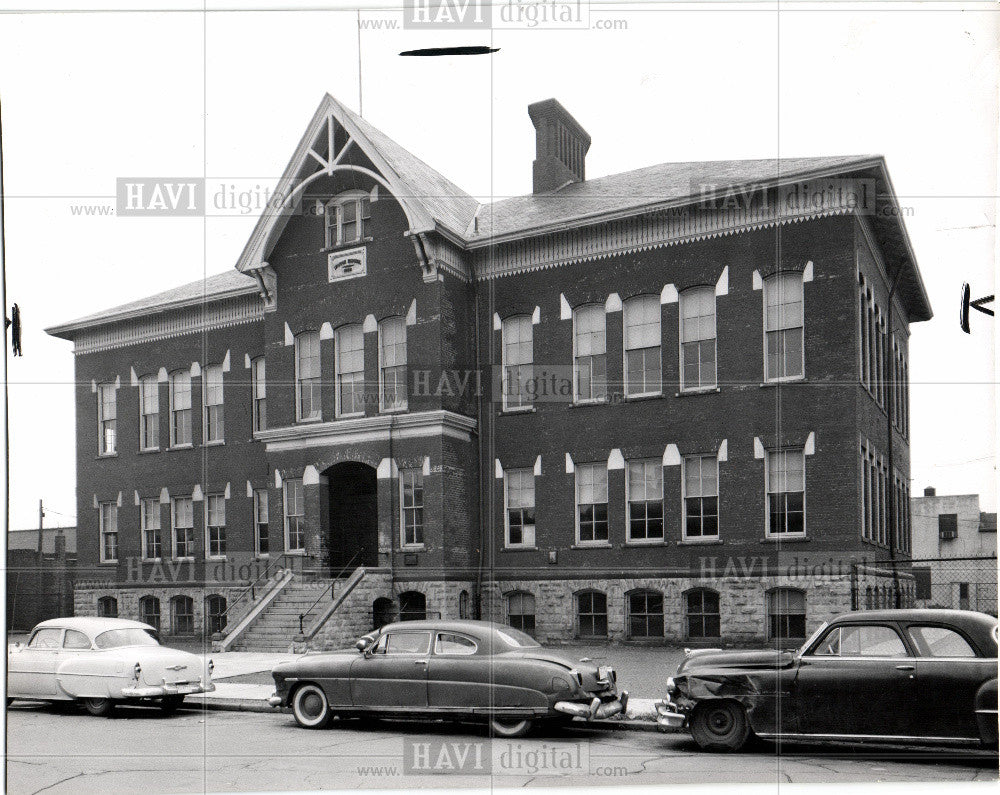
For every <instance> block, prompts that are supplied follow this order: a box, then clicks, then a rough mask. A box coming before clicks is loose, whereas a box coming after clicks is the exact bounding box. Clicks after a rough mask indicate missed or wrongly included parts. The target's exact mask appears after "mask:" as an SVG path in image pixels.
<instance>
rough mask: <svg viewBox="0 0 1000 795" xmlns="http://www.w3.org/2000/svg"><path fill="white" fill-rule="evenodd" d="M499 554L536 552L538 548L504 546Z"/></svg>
mask: <svg viewBox="0 0 1000 795" xmlns="http://www.w3.org/2000/svg"><path fill="white" fill-rule="evenodd" d="M500 551H501V552H537V551H538V547H528V546H523V547H521V546H506V547H503V548H502V549H501V550H500Z"/></svg>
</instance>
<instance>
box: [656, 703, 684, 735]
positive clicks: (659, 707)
mask: <svg viewBox="0 0 1000 795" xmlns="http://www.w3.org/2000/svg"><path fill="white" fill-rule="evenodd" d="M655 706H656V725H657V728H659V730H660V731H663V732H668V731H679V730H680V729H683V728H684V724H685V723H686V722H687V716H686V715H685V714H684V713H683V712H681V711H679V710H678V709H677V705H676V704H674V703H673V702H672V701H671V700H670V698H669V696H668V697H667V698H665V699H663V700H662V701H657V702H656V704H655Z"/></svg>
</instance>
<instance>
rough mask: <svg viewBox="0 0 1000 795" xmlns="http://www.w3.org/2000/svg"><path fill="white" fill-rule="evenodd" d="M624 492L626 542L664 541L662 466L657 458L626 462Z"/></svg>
mask: <svg viewBox="0 0 1000 795" xmlns="http://www.w3.org/2000/svg"><path fill="white" fill-rule="evenodd" d="M625 491H626V493H627V503H628V540H629V541H662V540H663V462H662V461H661V460H660V459H658V458H651V459H644V460H641V461H629V462H628V470H627V472H626V482H625Z"/></svg>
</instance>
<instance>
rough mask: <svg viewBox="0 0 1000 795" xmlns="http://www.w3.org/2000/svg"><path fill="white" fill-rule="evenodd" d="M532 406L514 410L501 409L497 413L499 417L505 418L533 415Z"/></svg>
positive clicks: (533, 408) (533, 409)
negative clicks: (514, 415)
mask: <svg viewBox="0 0 1000 795" xmlns="http://www.w3.org/2000/svg"><path fill="white" fill-rule="evenodd" d="M534 413H535V407H534V406H519V407H514V408H503V409H500V411H499V412H498V414H499V416H501V417H505V416H508V415H511V414H534Z"/></svg>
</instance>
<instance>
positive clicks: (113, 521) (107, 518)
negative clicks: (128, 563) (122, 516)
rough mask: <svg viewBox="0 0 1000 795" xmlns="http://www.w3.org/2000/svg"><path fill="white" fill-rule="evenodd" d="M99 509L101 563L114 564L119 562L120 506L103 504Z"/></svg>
mask: <svg viewBox="0 0 1000 795" xmlns="http://www.w3.org/2000/svg"><path fill="white" fill-rule="evenodd" d="M98 507H99V510H100V523H101V527H100V533H101V563H114V562H116V561H117V560H118V505H117V504H116V503H113V502H102V503H101V504H100V505H99V506H98Z"/></svg>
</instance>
